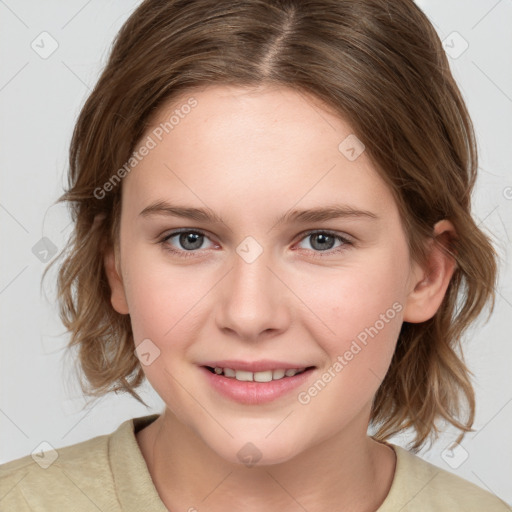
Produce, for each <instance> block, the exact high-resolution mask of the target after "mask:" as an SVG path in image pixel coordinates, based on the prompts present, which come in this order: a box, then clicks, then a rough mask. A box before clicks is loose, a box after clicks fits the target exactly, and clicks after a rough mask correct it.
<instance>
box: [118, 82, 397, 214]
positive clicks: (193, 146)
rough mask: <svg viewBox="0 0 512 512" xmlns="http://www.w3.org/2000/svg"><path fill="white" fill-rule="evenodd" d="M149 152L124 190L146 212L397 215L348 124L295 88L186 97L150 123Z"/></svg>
mask: <svg viewBox="0 0 512 512" xmlns="http://www.w3.org/2000/svg"><path fill="white" fill-rule="evenodd" d="M149 141H151V142H149ZM144 144H146V145H148V146H149V145H151V146H152V148H151V149H150V151H149V152H147V154H146V156H144V158H142V159H141V161H140V163H138V164H137V166H136V167H135V168H134V170H133V171H132V172H130V173H129V175H128V176H127V178H125V180H124V182H123V195H125V194H126V196H127V197H126V199H127V200H129V201H130V202H132V201H135V203H136V206H137V207H141V208H140V209H142V208H143V207H144V205H145V204H146V203H147V202H148V201H150V200H155V199H165V198H169V199H172V200H176V199H179V198H184V199H186V200H187V201H189V200H190V201H194V203H195V204H198V200H199V201H203V202H210V203H215V204H216V205H217V206H220V203H221V202H222V204H223V205H224V206H226V205H228V206H229V205H230V204H233V205H235V203H238V205H239V206H243V208H244V210H250V209H253V208H255V207H256V206H257V205H259V206H260V209H261V207H262V205H265V207H270V206H271V204H272V205H275V206H277V205H278V204H280V206H281V208H280V210H282V209H283V207H287V206H288V207H291V206H293V205H294V204H295V203H297V201H301V207H303V208H304V207H307V205H308V203H315V204H316V205H317V204H318V202H320V203H321V202H322V201H323V202H325V201H328V202H333V201H338V202H339V201H344V200H345V201H348V202H358V201H359V202H362V203H365V207H368V208H369V207H370V206H371V205H373V206H375V207H379V208H380V209H381V210H382V209H383V208H386V207H388V208H390V207H393V205H392V204H391V203H392V202H393V200H392V198H391V194H390V191H389V190H387V186H386V185H385V183H384V182H383V181H382V179H381V178H380V176H379V175H378V173H377V172H376V170H375V169H374V168H373V165H372V162H371V161H370V159H369V157H368V155H366V154H365V151H364V150H363V146H362V144H361V143H360V141H358V139H357V138H356V136H355V135H354V134H353V131H352V127H351V126H350V124H349V123H348V122H347V121H346V120H345V119H343V118H342V117H341V116H340V115H338V114H336V113H334V112H333V110H332V109H330V108H329V107H327V106H326V105H325V104H323V103H322V102H321V101H320V100H319V99H318V98H315V97H313V96H311V95H308V94H306V93H303V92H298V91H296V90H293V89H290V88H286V87H258V88H254V87H253V88H246V87H243V88H242V87H235V86H227V85H215V86H208V87H203V88H194V89H191V90H188V91H186V92H184V93H182V94H180V96H179V97H176V98H174V99H173V100H172V101H169V102H168V103H166V104H165V105H164V106H162V107H161V108H160V109H159V110H158V111H157V112H156V113H155V114H154V115H153V116H152V118H151V120H150V124H149V126H148V127H147V130H146V132H145V134H144V135H143V137H142V138H141V141H140V144H139V147H141V146H142V145H144ZM352 149H354V150H355V151H352V152H350V151H351V150H352ZM347 150H348V153H347ZM361 151H362V152H361ZM359 152H361V153H360V154H359ZM354 154H355V156H356V158H354ZM358 155H359V156H358ZM221 196H222V198H221ZM221 199H222V201H221ZM349 200H350V201H349ZM190 201H189V202H190ZM390 201H391V203H390ZM211 206H212V207H213V206H214V205H213V204H212V205H211Z"/></svg>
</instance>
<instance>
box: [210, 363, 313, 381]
mask: <svg viewBox="0 0 512 512" xmlns="http://www.w3.org/2000/svg"><path fill="white" fill-rule="evenodd" d="M204 368H206V369H207V370H208V371H209V372H210V373H213V374H215V375H221V376H223V377H226V378H228V379H235V380H238V381H240V382H271V381H275V380H281V379H286V378H290V377H294V376H295V375H300V374H301V373H304V372H306V371H309V370H312V369H313V368H315V366H307V367H305V368H276V369H273V370H272V369H269V370H264V371H259V372H251V371H248V370H238V369H233V368H223V367H220V366H215V367H213V366H207V365H205V366H204Z"/></svg>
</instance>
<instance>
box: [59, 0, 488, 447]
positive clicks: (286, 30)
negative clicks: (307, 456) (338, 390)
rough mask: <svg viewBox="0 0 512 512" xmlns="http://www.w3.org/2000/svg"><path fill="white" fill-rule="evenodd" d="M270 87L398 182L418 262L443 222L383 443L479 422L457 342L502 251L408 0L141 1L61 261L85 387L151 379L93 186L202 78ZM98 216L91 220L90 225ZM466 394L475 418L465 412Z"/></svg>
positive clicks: (83, 133)
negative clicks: (429, 313) (437, 270)
mask: <svg viewBox="0 0 512 512" xmlns="http://www.w3.org/2000/svg"><path fill="white" fill-rule="evenodd" d="M208 84H226V85H237V86H247V87H252V86H259V85H270V86H272V85H276V86H287V87H291V88H293V89H294V90H296V91H299V92H302V93H307V94H311V95H314V96H315V97H317V98H319V99H320V100H322V101H323V102H324V103H325V104H326V105H328V106H329V107H331V108H332V109H333V111H334V112H335V113H337V114H339V115H340V116H342V117H343V118H344V119H346V120H347V121H348V122H349V123H350V125H351V127H352V129H353V132H354V134H355V135H356V136H357V137H358V138H359V139H360V140H361V141H362V142H363V143H364V145H365V146H366V152H367V154H368V156H369V157H370V158H371V160H372V162H373V163H374V165H375V166H376V169H377V170H378V172H379V173H380V174H381V175H382V177H383V178H384V179H385V181H386V183H387V184H388V185H389V187H390V190H391V191H392V192H393V194H394V197H395V199H396V202H397V204H398V207H399V210H400V214H401V218H402V222H403V225H404V228H405V230H406V234H407V238H408V243H409V248H410V253H411V257H412V259H413V260H414V261H417V262H420V263H425V261H426V260H425V247H426V241H428V240H429V239H432V232H433V226H434V224H435V223H436V222H437V221H439V220H441V219H449V220H450V221H451V222H452V223H453V225H454V227H455V229H456V232H457V237H456V238H454V239H453V240H451V242H449V243H448V244H447V245H443V248H444V250H445V251H447V252H448V254H450V255H451V256H452V257H453V258H454V259H455V261H456V269H455V273H454V275H453V277H452V280H451V282H450V284H449V287H448V290H447V292H446V295H445V297H444V300H443V302H442V304H441V306H440V308H439V310H438V311H437V312H436V314H435V315H434V317H433V318H431V319H430V320H428V321H426V322H423V323H420V324H412V323H407V322H404V324H403V325H402V329H401V332H400V335H399V339H398V342H397V347H396V351H395V354H394V356H393V359H392V361H391V365H390V368H389V371H388V373H387V374H386V376H385V378H384V381H383V382H382V384H381V386H380V388H379V389H378V391H377V393H376V395H375V397H374V401H373V406H372V411H371V424H372V425H373V426H376V427H378V430H377V433H376V434H375V435H374V437H375V438H376V439H380V440H385V439H387V438H388V437H390V436H391V435H393V434H395V433H398V432H400V431H402V430H403V429H406V428H409V427H412V428H414V430H415V433H416V437H415V441H414V444H413V446H412V450H413V451H417V450H418V449H419V448H421V447H422V445H423V444H424V443H425V441H426V440H427V438H428V437H429V435H430V434H431V432H432V431H435V433H436V436H437V433H438V432H439V431H438V428H437V426H436V423H435V422H436V421H437V419H439V418H444V419H445V420H447V421H448V422H450V423H451V424H453V425H454V426H456V427H457V428H458V429H460V430H462V433H461V434H460V436H459V438H458V440H457V441H460V440H461V439H462V438H463V437H464V435H465V432H469V431H471V428H470V427H471V426H472V424H473V420H474V409H475V403H474V391H473V388H472V384H471V380H470V375H472V374H471V372H470V371H469V370H468V368H467V367H466V366H465V364H464V360H463V356H462V352H461V353H460V354H458V351H459V350H461V346H460V345H461V337H462V334H463V332H464V331H465V329H466V328H467V327H468V326H469V324H470V323H471V322H473V321H474V320H475V319H476V317H477V316H478V315H479V314H480V312H481V311H482V310H483V308H484V306H485V305H486V303H487V302H488V301H489V300H492V305H491V308H490V312H491V311H492V310H493V307H494V289H495V283H496V273H497V268H496V254H495V251H494V249H493V247H492V245H491V243H490V241H489V239H488V237H487V236H486V235H485V234H484V233H483V232H482V231H481V230H480V229H479V228H478V226H477V225H476V224H475V222H474V220H473V218H472V216H471V211H470V208H471V205H470V202H471V192H472V189H473V186H474V183H475V179H476V172H477V150H476V142H475V135H474V132H473V126H472V123H471V120H470V117H469V114H468V111H467V109H466V106H465V103H464V100H463V98H462V96H461V93H460V91H459V89H458V87H457V85H456V83H455V81H454V79H453V77H452V74H451V72H450V68H449V63H448V61H447V58H446V55H445V52H444V50H443V47H442V45H441V42H440V40H439V37H438V35H437V33H436V32H435V30H434V28H433V27H432V25H431V24H430V22H429V21H428V18H427V17H426V16H425V15H424V13H423V12H422V11H421V10H420V9H419V8H418V7H417V6H416V5H415V4H414V2H413V1H412V0H396V1H393V2H382V1H381V0H358V1H353V0H315V1H314V2H313V1H311V2H310V1H307V0H242V1H237V2H232V1H228V0H146V1H144V2H142V4H141V5H140V6H139V7H138V8H137V9H136V10H135V12H134V13H133V14H132V15H131V16H130V18H129V19H128V20H127V21H126V23H125V24H124V26H123V27H122V28H121V30H120V32H119V33H118V35H117V36H116V39H115V41H114V44H113V48H112V51H111V54H110V58H109V60H108V62H107V64H106V67H105V68H104V70H103V72H102V74H101V76H100V78H99V81H98V82H97V84H96V86H95V88H94V90H93V91H92V93H91V94H90V96H89V97H88V99H87V101H86V102H85V104H84V106H83V108H82V110H81V112H80V115H79V117H78V120H77V123H76V126H75V129H74V132H73V137H72V141H71V146H70V158H69V165H70V170H69V186H68V190H67V191H66V192H65V194H64V195H63V196H62V197H61V198H60V199H59V201H67V202H69V204H70V207H71V212H72V218H73V220H74V232H73V235H72V237H71V239H70V240H69V242H68V245H67V247H66V248H65V250H64V251H63V252H62V253H61V255H60V256H61V257H62V256H65V258H64V261H63V262H62V265H61V267H60V269H59V278H58V290H59V303H60V312H61V318H62V321H63V322H64V325H65V326H66V328H67V329H69V331H70V332H71V339H70V342H69V347H70V348H71V347H76V348H78V357H79V366H80V368H81V370H82V372H83V376H82V377H84V378H82V380H81V385H82V389H83V391H84V392H85V393H86V394H88V395H90V396H100V395H103V394H105V393H107V392H109V391H116V392H117V391H118V390H119V391H127V392H129V393H131V394H132V395H133V396H134V397H135V398H136V399H137V400H139V401H141V402H142V403H144V402H143V401H142V399H141V398H140V397H139V396H138V394H137V393H136V392H135V391H134V390H135V388H137V387H138V386H139V385H140V384H141V383H142V382H143V379H144V373H143V371H142V368H141V366H140V363H139V360H138V358H137V357H136V355H135V353H134V340H133V335H132V330H131V324H130V317H129V315H120V314H118V313H117V312H116V311H115V310H114V309H113V308H112V306H111V303H110V289H109V285H108V281H107V278H106V274H105V270H104V265H103V255H104V253H105V250H106V249H107V248H108V247H112V246H114V247H117V237H118V224H119V214H120V208H119V207H120V202H121V186H113V187H110V188H111V189H112V190H110V191H109V192H108V193H105V194H104V197H101V198H98V197H97V196H98V194H97V192H96V193H95V191H97V190H98V189H99V188H101V187H103V185H104V184H105V183H106V182H107V181H109V179H111V177H112V176H113V175H114V174H115V171H116V170H118V169H120V168H121V167H122V166H123V165H124V164H125V162H127V160H128V159H129V158H130V155H131V154H132V152H133V150H134V148H135V147H136V145H137V143H138V141H140V139H141V137H142V135H143V134H144V132H145V129H146V128H147V126H148V123H149V120H150V119H151V118H152V116H153V115H154V114H155V113H156V112H157V111H158V108H159V107H161V106H163V104H164V102H168V101H169V100H170V99H172V98H176V97H177V96H178V95H180V96H181V95H182V94H183V93H185V92H187V91H188V90H192V89H191V88H193V87H203V86H208ZM95 219H96V221H95ZM462 399H465V401H466V403H467V406H468V409H469V411H468V412H469V414H468V418H467V419H466V421H465V422H464V421H462V420H460V418H459V416H460V413H461V402H462Z"/></svg>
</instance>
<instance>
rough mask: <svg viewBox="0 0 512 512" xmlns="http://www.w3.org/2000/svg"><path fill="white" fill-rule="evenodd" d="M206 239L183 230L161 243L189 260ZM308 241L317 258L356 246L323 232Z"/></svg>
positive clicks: (309, 236) (307, 237)
mask: <svg viewBox="0 0 512 512" xmlns="http://www.w3.org/2000/svg"><path fill="white" fill-rule="evenodd" d="M173 239H175V240H174V241H173ZM205 239H206V240H209V239H208V236H207V235H206V233H204V232H203V231H201V230H196V229H187V228H182V229H179V230H175V231H173V232H171V233H169V234H167V235H165V236H164V238H162V239H161V240H160V241H159V243H161V244H162V246H163V247H164V249H165V250H166V251H169V252H171V253H173V254H175V255H177V256H179V257H183V258H188V257H192V256H195V255H196V254H197V252H198V250H199V249H204V247H203V243H204V241H205ZM307 240H311V242H310V243H309V245H310V248H308V247H306V250H309V251H312V252H313V253H314V256H315V257H324V255H323V254H322V253H327V255H326V256H328V255H332V254H338V253H340V252H341V251H343V250H346V249H347V248H348V246H352V245H354V244H353V242H352V241H350V240H349V239H348V238H346V237H344V236H341V235H339V234H337V233H334V232H331V231H322V230H316V231H308V232H306V233H305V234H304V235H303V236H302V238H301V242H303V241H307ZM172 241H173V242H172ZM336 242H339V245H338V246H337V247H334V245H335V243H336ZM213 246H214V244H213V243H212V246H211V247H213ZM211 247H210V248H211ZM302 249H304V247H303V248H302ZM315 253H316V254H315Z"/></svg>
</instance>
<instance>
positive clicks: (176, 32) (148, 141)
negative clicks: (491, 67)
mask: <svg viewBox="0 0 512 512" xmlns="http://www.w3.org/2000/svg"><path fill="white" fill-rule="evenodd" d="M476 170H477V155H476V149H475V141H474V134H473V129H472V124H471V120H470V118H469V116H468V112H467V110H466V107H465V105H464V101H463V99H462V97H461V94H460V92H459V90H458V88H457V86H456V84H455V82H454V80H453V77H452V75H451V73H450V69H449V65H448V62H447V59H446V56H445V54H444V52H443V48H442V46H441V43H440V41H439V38H438V36H437V34H436V32H435V30H434V29H433V28H432V26H431V24H430V23H429V21H428V20H427V18H426V17H425V15H424V14H423V13H422V12H421V10H420V9H419V8H418V7H417V6H416V5H415V4H414V3H413V2H412V1H409V0H398V1H394V2H382V1H378V0H362V1H357V2H355V1H352V0H336V1H334V0H320V1H315V2H309V1H303V0H281V1H279V0H247V1H243V2H228V1H224V0H221V1H218V0H215V1H214V0H192V1H190V0H188V1H177V0H171V1H169V0H166V1H164V0H147V1H145V2H143V3H142V4H141V5H140V6H139V8H138V9H137V10H136V11H135V12H134V14H133V15H132V16H131V17H130V18H129V20H128V21H127V22H126V23H125V25H124V26H123V28H122V29H121V31H120V33H119V35H118V37H117V39H116V42H115V45H114V48H113V51H112V54H111V56H110V60H109V62H108V64H107V66H106V68H105V70H104V72H103V74H102V75H101V77H100V79H99V81H98V84H97V86H96V88H95V89H94V91H93V92H92V94H91V95H90V97H89V98H88V101H87V102H86V104H85V106H84V107H83V110H82V112H81V114H80V116H79V119H78V121H77V124H76V128H75V131H74V136H73V140H72V144H71V151H70V175H69V178H70V181H69V189H68V190H67V191H66V193H65V195H64V196H63V197H62V200H63V201H68V202H69V204H70V206H71V208H72V211H73V215H74V221H75V231H74V237H73V238H72V240H70V243H69V247H68V251H67V252H66V253H65V259H64V261H63V263H62V266H61V268H60V274H59V290H60V300H61V311H62V318H63V321H64V323H65V325H66V327H67V328H68V329H69V330H70V332H71V334H72V341H71V346H77V347H78V348H79V357H80V364H81V368H82V370H83V375H84V377H85V379H84V382H83V384H84V391H86V392H87V393H89V394H95V395H97V396H100V395H102V394H105V393H107V392H110V391H127V392H129V393H131V394H132V395H133V396H134V397H136V398H137V399H139V400H140V397H138V395H137V393H136V391H135V390H136V388H137V387H138V386H139V385H140V384H141V382H142V381H143V379H144V378H147V379H148V380H149V382H150V383H151V385H152V387H153V388H154V389H155V390H156V392H157V393H158V394H159V395H160V396H161V397H162V399H163V400H164V402H165V410H164V411H162V413H161V414H158V415H156V414H155V415H150V416H145V417H141V418H133V419H132V420H129V421H126V422H124V423H123V424H122V425H121V426H120V427H119V429H118V430H116V431H115V432H113V433H112V434H110V435H104V436H98V437H95V438H93V439H91V440H88V441H84V442H82V443H78V444H75V445H72V446H68V447H65V448H60V449H59V450H58V457H57V458H56V459H55V460H53V461H50V459H49V458H47V459H46V460H47V462H48V463H46V464H41V463H39V464H36V463H35V462H37V461H35V458H32V457H30V456H27V457H24V458H22V459H18V460H16V461H12V462H10V463H7V464H4V465H3V466H2V467H1V468H0V475H1V476H0V482H1V486H2V494H1V496H3V500H2V502H0V504H2V506H3V509H4V508H5V510H17V511H25V510H27V511H28V510H52V511H57V510H74V511H82V510H83V511H85V510H104V511H107V510H109V511H113V510H123V511H131V510H133V511H140V510H147V511H164V510H170V511H173V512H175V511H180V510H183V511H193V510H208V511H209V512H217V511H223V510H226V509H227V508H229V509H231V510H244V511H260V510H269V511H276V512H277V511H279V512H283V511H295V510H307V511H309V512H316V511H321V510H346V511H351V512H363V511H365V512H370V511H379V512H390V511H399V510H400V511H406V510H410V511H413V510H414V511H436V512H439V511H445V510H446V511H450V512H454V511H464V512H468V511H482V510H485V511H505V510H508V507H507V505H506V504H505V503H504V502H503V501H501V500H500V499H499V498H497V497H496V496H494V495H492V494H491V493H490V492H487V491H484V490H483V489H480V488H479V487H477V486H475V485H474V484H471V483H470V482H467V481H465V480H463V479H461V478H459V477H457V476H455V475H453V474H451V473H449V472H447V471H444V470H442V469H440V468H438V467H436V466H433V465H431V464H429V463H427V462H425V461H423V460H422V459H420V458H419V457H418V456H417V455H415V454H414V452H416V451H417V450H418V449H419V448H420V447H421V446H423V445H424V444H425V443H426V442H427V440H428V439H429V437H430V436H431V434H435V433H436V432H437V426H436V422H437V421H438V420H441V419H443V420H445V421H448V422H450V423H451V424H452V425H454V426H456V427H457V428H459V429H460V430H461V436H460V437H459V439H458V441H460V440H461V439H462V438H463V435H464V433H465V432H468V431H470V429H471V425H472V422H473V417H474V405H475V404H474V394H473V389H472V386H471V381H470V378H469V375H468V370H467V368H466V366H465V365H464V362H463V360H462V359H461V357H460V355H459V354H458V353H457V348H458V345H459V343H460V339H461V335H462V333H463V332H464V330H465V329H466V328H467V327H468V326H469V325H470V324H471V322H472V321H473V320H474V319H475V318H476V317H477V316H478V315H479V313H480V312H481V311H482V310H483V308H484V306H485V305H486V303H487V302H488V301H492V299H493V289H494V285H495V280H496V263H495V253H494V250H493V248H492V246H491V244H490V243H489V240H488V239H487V238H486V236H485V235H484V234H483V233H482V232H481V231H480V230H479V228H478V227H477V225H476V224H475V222H474V220H473V218H472V217H471V214H470V203H471V192H472V189H473V185H474V182H475V177H476ZM462 291H464V293H462ZM464 406H466V409H465V408H464ZM465 410H466V412H467V417H465V418H464V417H462V416H464V415H463V412H464V411H465ZM369 427H371V428H372V429H373V430H374V431H375V433H374V434H373V435H369V433H368V429H369ZM409 427H412V428H413V429H414V430H415V433H416V437H415V441H414V443H413V446H412V447H411V451H408V450H405V449H404V448H401V447H399V446H397V445H394V444H392V443H389V442H387V441H386V439H388V438H389V437H390V436H391V435H393V434H396V433H397V432H400V431H402V430H403V429H406V428H409ZM41 458H42V459H43V460H44V459H45V454H41Z"/></svg>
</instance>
